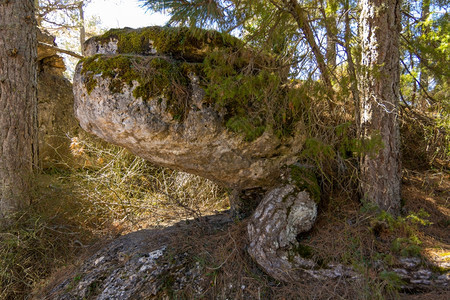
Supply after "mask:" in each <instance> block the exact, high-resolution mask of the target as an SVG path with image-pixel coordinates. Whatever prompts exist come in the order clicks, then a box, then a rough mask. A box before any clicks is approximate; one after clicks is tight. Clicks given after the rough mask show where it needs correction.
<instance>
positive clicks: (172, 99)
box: [83, 27, 302, 142]
mask: <svg viewBox="0 0 450 300" xmlns="http://www.w3.org/2000/svg"><path fill="white" fill-rule="evenodd" d="M94 39H95V40H96V42H97V43H100V44H102V43H109V42H110V41H111V40H117V45H118V52H119V53H122V54H121V55H117V56H116V57H110V56H109V57H108V56H105V57H100V56H94V57H93V58H88V59H87V60H85V61H84V66H83V72H84V73H85V74H90V75H89V76H88V80H87V83H86V86H87V88H88V92H91V91H92V90H93V88H94V87H95V86H96V84H97V82H96V79H95V78H96V76H94V75H95V74H101V77H103V78H109V79H111V80H112V84H111V87H110V90H111V92H114V93H115V92H120V91H122V89H123V86H124V84H127V85H129V86H131V85H132V84H133V82H137V83H139V84H138V86H137V87H136V88H135V90H134V95H135V96H136V97H142V98H143V99H144V100H147V99H151V98H152V97H155V96H158V95H163V96H164V97H165V98H166V99H168V102H169V105H170V107H171V109H172V110H173V113H174V117H175V116H176V119H180V120H182V119H184V114H185V113H186V111H187V109H186V108H184V106H185V105H186V103H187V101H185V100H186V95H188V96H189V91H188V90H189V82H190V80H189V75H190V74H195V75H197V76H198V77H199V78H200V85H201V86H202V88H203V89H204V90H205V93H206V98H205V101H206V102H208V103H210V104H212V105H216V106H217V108H218V109H220V111H224V112H225V114H224V125H225V126H226V127H227V128H228V129H229V130H230V131H232V132H236V133H238V134H241V135H243V136H244V139H245V140H246V141H249V142H251V141H253V140H255V139H257V138H258V137H260V136H261V135H262V134H263V133H264V131H266V130H268V129H270V130H272V131H273V132H274V133H275V134H276V135H277V136H278V137H280V138H281V137H283V136H286V135H290V134H292V133H293V132H294V130H293V127H294V124H295V123H296V122H297V121H298V120H299V116H300V115H301V113H300V112H301V110H302V107H301V106H300V105H298V103H301V101H298V99H295V97H298V94H293V93H289V88H288V87H286V78H287V75H286V74H287V72H286V70H284V69H283V68H280V63H279V62H278V61H277V59H276V58H275V57H274V56H273V55H270V54H268V53H263V52H261V51H257V50H255V49H252V48H249V47H245V45H244V43H243V42H242V41H240V40H239V39H237V38H235V37H233V36H230V35H228V34H223V33H219V32H217V31H213V30H200V29H196V30H191V29H188V28H177V27H146V28H141V29H130V28H125V29H112V30H110V31H108V32H107V33H105V34H104V35H102V36H99V37H95V38H94ZM155 51H156V53H155ZM124 53H127V54H124ZM155 54H156V55H155ZM132 55H134V56H137V55H146V56H137V57H140V58H136V60H137V59H140V60H141V61H140V63H134V60H135V58H133V56H132ZM149 55H150V56H149ZM152 55H153V58H151V57H152ZM145 57H147V58H145ZM162 57H165V58H162ZM147 60H149V62H147ZM145 68H147V69H145ZM89 72H92V73H89ZM180 87H181V89H180Z"/></svg>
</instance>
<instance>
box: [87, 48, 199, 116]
mask: <svg viewBox="0 0 450 300" xmlns="http://www.w3.org/2000/svg"><path fill="white" fill-rule="evenodd" d="M82 63H83V68H82V70H81V73H82V74H83V75H84V76H85V85H86V88H87V92H88V94H90V93H91V92H92V91H93V90H94V88H95V87H96V86H97V84H98V78H99V77H101V78H102V79H109V80H110V84H109V91H110V92H111V93H113V94H114V93H121V92H122V91H123V89H124V88H125V87H126V86H127V87H129V88H131V87H133V86H134V85H135V84H136V87H135V88H134V90H133V96H134V97H135V98H142V100H144V101H158V100H161V99H162V98H163V97H164V98H165V99H166V100H167V103H168V109H169V111H170V112H171V113H172V115H173V116H174V118H181V117H182V116H183V115H184V113H185V111H184V109H185V105H183V103H184V101H183V100H185V98H186V97H187V96H188V95H189V83H190V81H189V78H188V76H189V73H190V72H193V71H194V70H195V69H196V65H195V64H190V63H181V62H179V61H175V60H171V59H169V58H167V57H166V58H165V57H149V56H137V55H127V54H124V55H95V56H91V57H89V58H86V59H84V60H83V61H82ZM175 83H176V85H175ZM175 86H176V88H175Z"/></svg>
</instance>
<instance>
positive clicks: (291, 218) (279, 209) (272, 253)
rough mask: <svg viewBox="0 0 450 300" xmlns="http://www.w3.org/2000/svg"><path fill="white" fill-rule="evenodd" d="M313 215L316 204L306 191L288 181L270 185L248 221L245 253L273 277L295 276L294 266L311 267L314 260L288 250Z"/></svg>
mask: <svg viewBox="0 0 450 300" xmlns="http://www.w3.org/2000/svg"><path fill="white" fill-rule="evenodd" d="M316 217H317V204H316V203H315V202H314V201H313V200H312V199H311V198H310V196H309V194H308V193H307V192H305V191H299V190H298V188H297V187H296V186H294V185H291V184H287V185H284V186H280V187H277V188H275V189H272V190H271V191H270V192H268V193H267V194H266V196H265V197H264V198H263V200H262V201H261V203H260V204H259V205H258V207H257V209H256V211H255V213H254V214H253V216H252V217H251V220H250V222H249V224H248V235H249V240H250V245H249V249H248V252H249V254H250V255H251V256H252V257H253V258H254V259H255V261H256V262H257V263H258V264H259V265H260V266H261V267H262V268H263V269H264V270H265V271H266V272H267V273H269V274H270V275H271V276H273V277H274V278H276V279H278V280H282V281H289V280H290V279H292V278H296V276H295V272H296V271H295V270H296V269H297V270H299V269H304V268H307V269H311V268H313V267H315V263H314V262H313V261H310V260H307V259H304V258H302V257H300V256H299V255H295V254H290V253H289V251H292V250H291V247H292V245H293V244H295V243H296V237H297V235H298V234H299V233H302V232H306V231H308V230H310V229H311V228H312V226H313V224H314V222H315V219H316ZM290 256H291V257H290Z"/></svg>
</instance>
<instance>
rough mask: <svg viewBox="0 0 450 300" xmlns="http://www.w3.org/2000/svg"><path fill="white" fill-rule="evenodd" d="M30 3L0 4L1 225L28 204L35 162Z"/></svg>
mask: <svg viewBox="0 0 450 300" xmlns="http://www.w3.org/2000/svg"><path fill="white" fill-rule="evenodd" d="M36 56H37V55H36V21H35V16H34V0H15V1H0V221H2V220H4V218H5V217H6V216H7V215H8V214H10V213H11V212H13V211H15V210H17V209H19V208H20V207H22V206H24V205H26V204H28V203H29V202H30V188H31V184H30V183H31V175H32V171H33V167H34V165H35V161H37V144H38V143H37V130H36V128H37V117H36V115H37V96H36V91H37V90H36V87H37V81H36Z"/></svg>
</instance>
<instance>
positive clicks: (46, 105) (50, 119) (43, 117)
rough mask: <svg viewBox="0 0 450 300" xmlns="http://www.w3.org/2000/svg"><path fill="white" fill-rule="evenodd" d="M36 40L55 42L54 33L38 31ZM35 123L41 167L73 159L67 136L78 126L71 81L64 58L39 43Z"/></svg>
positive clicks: (61, 164)
mask: <svg viewBox="0 0 450 300" xmlns="http://www.w3.org/2000/svg"><path fill="white" fill-rule="evenodd" d="M38 40H39V41H40V42H44V43H46V44H49V45H55V43H54V37H52V36H51V35H49V34H46V33H44V32H41V31H39V34H38ZM37 51H38V123H39V161H40V164H41V167H43V168H49V167H53V166H63V165H66V164H69V165H70V164H72V163H73V161H72V160H73V156H72V155H71V152H70V148H69V147H70V140H69V139H68V137H67V136H66V135H67V134H68V133H69V132H70V133H74V132H75V131H77V130H78V129H79V126H78V122H77V120H76V119H75V116H74V113H73V91H72V84H71V83H70V81H69V80H68V79H67V78H65V77H64V75H63V72H64V70H65V65H64V61H63V59H62V57H61V56H59V55H58V54H57V53H56V50H53V49H49V48H48V47H43V46H39V45H38V49H37Z"/></svg>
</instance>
